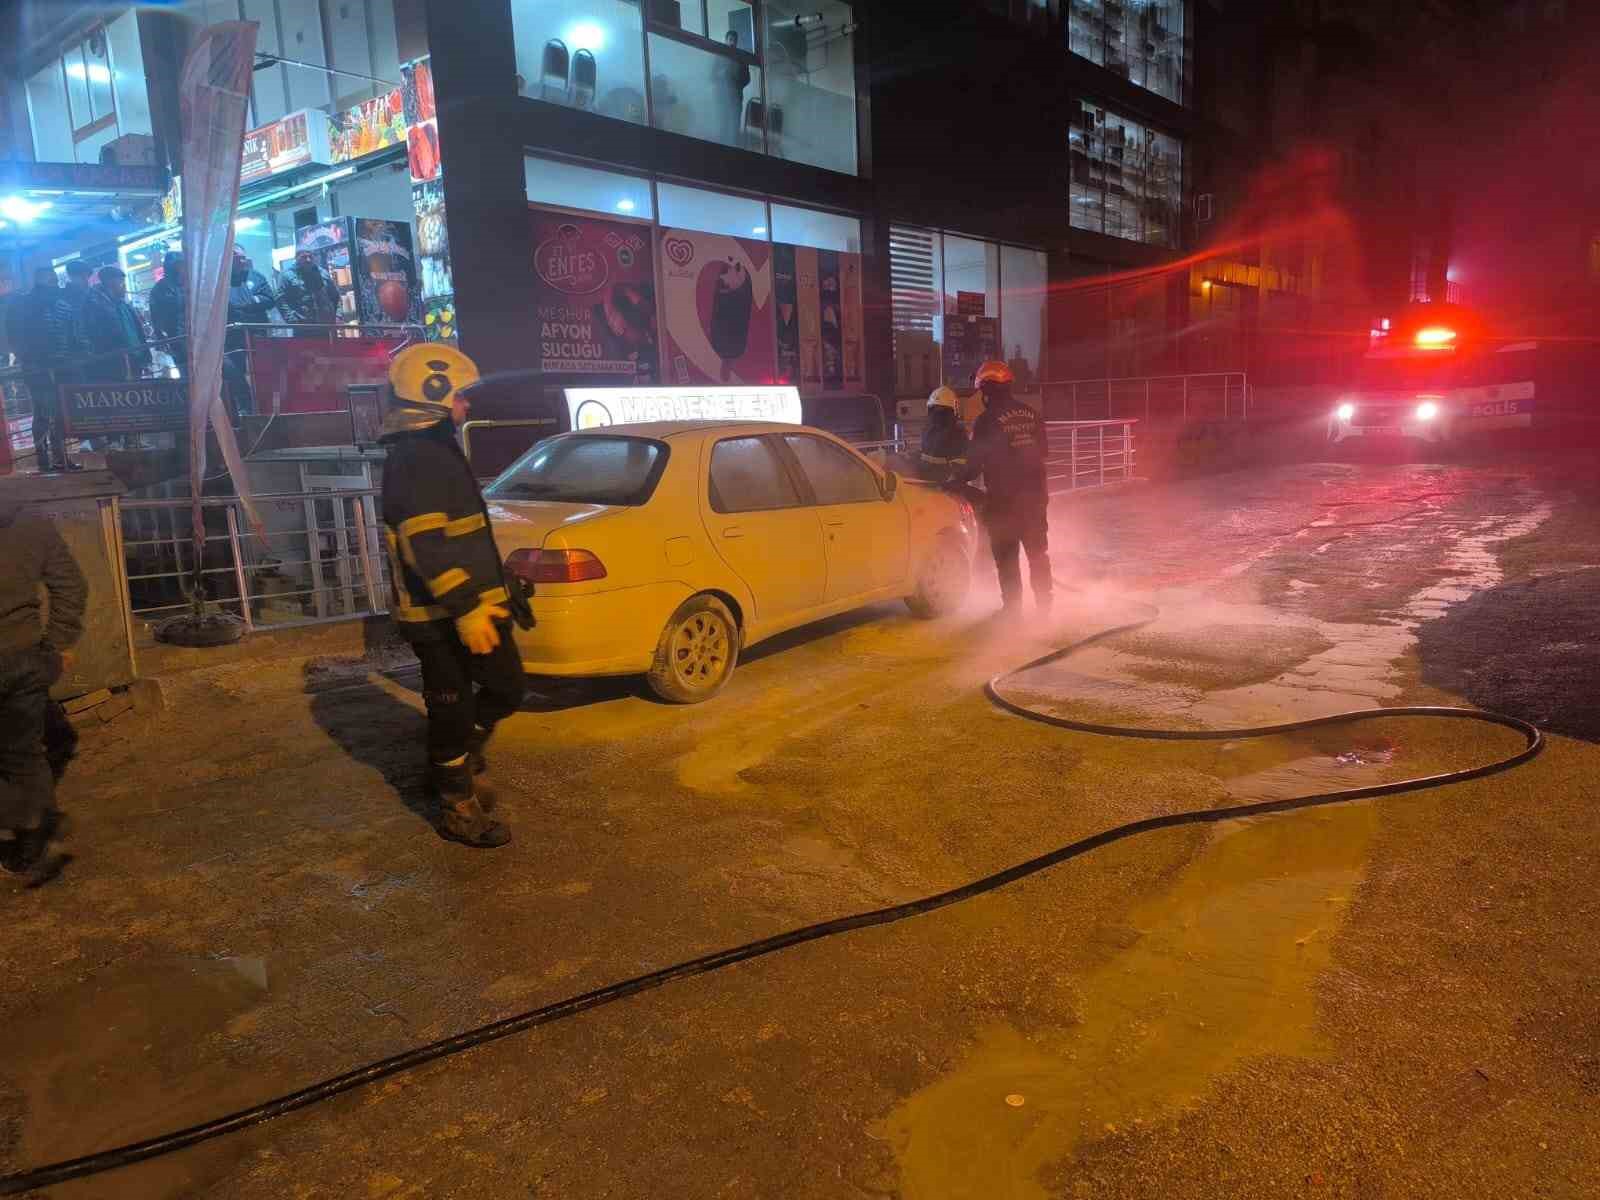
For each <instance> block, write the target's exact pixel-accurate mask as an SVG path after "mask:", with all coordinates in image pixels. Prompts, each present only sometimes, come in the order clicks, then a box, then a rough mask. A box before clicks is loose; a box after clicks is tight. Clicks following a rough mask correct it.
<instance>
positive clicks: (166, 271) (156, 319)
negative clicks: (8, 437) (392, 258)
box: [6, 246, 339, 471]
mask: <svg viewBox="0 0 1600 1200" xmlns="http://www.w3.org/2000/svg"><path fill="white" fill-rule="evenodd" d="M162 268H163V269H162V276H161V279H160V280H159V281H157V283H156V285H155V287H154V288H153V289H152V290H151V292H150V324H151V325H152V326H153V327H154V332H155V339H154V341H152V339H151V337H150V335H149V333H148V332H147V331H146V329H145V324H144V320H143V318H142V317H141V316H140V314H139V311H138V310H137V309H136V308H134V306H133V305H132V304H130V303H129V302H128V280H127V276H126V275H125V273H124V272H123V270H122V268H120V267H117V266H110V265H107V266H103V267H99V268H95V267H92V266H90V265H89V264H88V263H87V262H84V261H83V260H81V259H74V260H73V261H72V262H69V263H68V264H67V266H66V283H65V284H64V285H63V284H61V283H60V282H59V281H58V279H57V277H56V272H55V268H54V267H40V268H39V269H38V270H37V271H35V272H34V278H33V288H32V289H31V290H30V291H29V292H27V293H26V294H25V295H23V296H22V297H20V298H19V299H18V300H17V301H16V303H14V304H13V305H12V307H11V312H10V319H9V323H8V328H7V331H6V332H7V337H8V339H9V341H10V344H11V347H12V350H13V352H14V353H15V354H16V356H17V358H18V360H19V363H20V365H21V367H22V377H23V382H24V383H25V384H26V385H27V388H28V394H29V395H30V396H31V397H32V399H33V443H34V450H35V456H36V462H37V464H38V468H39V470H40V471H66V470H76V469H77V464H75V463H73V462H72V461H71V460H70V459H69V457H68V454H67V439H66V431H65V429H64V425H63V421H62V418H61V403H60V390H59V389H60V388H61V386H62V385H64V384H67V385H70V384H73V383H89V382H92V383H109V382H115V381H119V380H128V379H138V378H141V377H142V376H144V375H145V373H146V372H147V371H149V369H150V367H151V365H152V364H153V362H154V357H153V354H152V351H153V350H154V349H156V348H160V349H163V350H165V351H166V352H167V353H168V354H170V355H171V356H172V360H173V362H174V363H175V364H176V366H177V368H178V370H179V371H180V372H184V371H186V370H187V365H188V336H189V329H188V310H187V298H186V296H187V291H188V286H189V280H188V272H187V269H186V266H185V263H184V258H183V255H182V254H180V253H176V252H174V253H171V254H168V255H167V256H166V258H165V259H164V260H163V262H162ZM338 313H339V291H338V289H337V288H336V287H335V286H334V284H333V281H332V280H331V279H330V278H328V275H327V273H326V272H324V271H323V270H322V269H321V267H319V266H318V265H317V262H316V259H315V257H314V256H312V255H311V254H309V253H307V252H305V251H302V252H301V253H300V254H298V255H296V257H295V262H294V266H293V267H292V268H291V269H290V270H288V271H286V272H284V273H283V275H282V276H281V277H280V284H279V287H278V288H277V290H276V291H275V290H274V289H273V287H272V285H271V284H270V283H268V282H267V279H266V277H265V276H263V275H262V274H261V272H259V271H257V270H256V269H255V264H254V263H253V262H251V260H250V258H249V256H248V255H246V254H245V253H244V251H242V250H240V249H239V248H238V247H237V246H235V247H234V252H233V263H232V270H231V273H230V277H229V283H228V324H229V329H228V334H227V342H226V346H225V350H226V353H225V354H224V356H223V363H222V379H223V391H224V395H225V397H226V398H227V400H228V403H229V406H230V408H231V410H232V412H233V415H234V417H235V418H236V419H237V418H238V417H239V416H241V415H244V414H248V413H251V412H253V411H254V409H255V399H254V396H253V394H252V392H251V390H250V383H249V364H248V361H247V353H246V350H247V348H246V341H245V330H244V329H243V328H242V326H245V325H266V324H273V323H276V322H284V323H288V324H293V325H331V324H334V323H335V321H336V320H337V318H338Z"/></svg>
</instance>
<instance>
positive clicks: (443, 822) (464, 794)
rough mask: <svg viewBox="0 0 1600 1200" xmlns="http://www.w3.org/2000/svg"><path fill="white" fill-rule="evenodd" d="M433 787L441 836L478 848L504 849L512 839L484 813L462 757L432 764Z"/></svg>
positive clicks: (507, 831)
mask: <svg viewBox="0 0 1600 1200" xmlns="http://www.w3.org/2000/svg"><path fill="white" fill-rule="evenodd" d="M433 786H434V789H435V790H436V791H437V792H438V795H439V834H440V836H441V837H446V838H449V839H450V840H451V841H453V842H460V843H461V844H462V845H464V846H474V847H478V848H480V849H491V848H493V847H495V846H504V845H505V844H506V843H507V842H509V841H510V840H511V830H509V829H507V828H506V827H505V826H504V825H503V824H501V823H500V822H499V821H496V820H494V819H493V818H491V817H490V816H489V814H488V813H486V812H484V811H483V803H482V801H480V800H479V798H478V796H477V791H476V789H475V788H474V787H473V784H472V768H471V767H470V766H469V765H468V760H467V757H466V756H465V755H463V756H462V757H461V758H459V759H457V760H456V761H455V762H451V763H435V764H434V766H433Z"/></svg>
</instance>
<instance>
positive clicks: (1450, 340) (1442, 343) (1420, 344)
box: [1415, 325, 1456, 350]
mask: <svg viewBox="0 0 1600 1200" xmlns="http://www.w3.org/2000/svg"><path fill="white" fill-rule="evenodd" d="M1415 341H1416V344H1417V349H1418V350H1453V349H1454V348H1455V344H1456V331H1455V330H1454V329H1446V328H1445V327H1444V326H1443V325H1428V326H1425V327H1424V328H1422V329H1419V330H1417V335H1416V338H1415Z"/></svg>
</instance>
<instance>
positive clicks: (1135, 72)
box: [1067, 0, 1188, 104]
mask: <svg viewBox="0 0 1600 1200" xmlns="http://www.w3.org/2000/svg"><path fill="white" fill-rule="evenodd" d="M1069 5H1070V7H1069V12H1068V15H1067V45H1068V46H1069V47H1070V48H1071V50H1072V53H1074V54H1076V55H1078V56H1079V57H1080V58H1086V59H1088V60H1089V61H1090V62H1092V63H1098V64H1099V65H1100V66H1102V67H1104V68H1106V70H1108V71H1110V72H1112V73H1113V74H1115V75H1120V76H1122V78H1124V79H1126V80H1128V81H1129V82H1130V83H1132V84H1135V85H1136V86H1138V87H1142V88H1144V89H1146V90H1147V91H1151V92H1154V93H1155V94H1156V95H1158V96H1165V97H1166V98H1167V99H1168V100H1171V101H1173V102H1174V103H1177V104H1182V103H1183V102H1184V100H1185V88H1184V76H1185V75H1186V74H1187V65H1188V51H1187V49H1186V44H1185V41H1184V34H1185V32H1186V21H1185V17H1186V13H1185V9H1186V8H1187V6H1188V0H1069Z"/></svg>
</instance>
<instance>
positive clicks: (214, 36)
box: [178, 21, 262, 580]
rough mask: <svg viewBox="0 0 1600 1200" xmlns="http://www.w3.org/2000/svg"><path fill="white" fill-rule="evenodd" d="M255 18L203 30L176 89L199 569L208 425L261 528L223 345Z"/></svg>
mask: <svg viewBox="0 0 1600 1200" xmlns="http://www.w3.org/2000/svg"><path fill="white" fill-rule="evenodd" d="M258 28H259V26H258V25H257V24H256V23H255V22H254V21H226V22H223V23H222V24H219V25H212V26H209V27H207V28H206V29H204V30H202V31H201V32H200V34H199V36H198V37H197V38H196V39H195V43H194V47H193V48H192V49H191V50H190V51H189V56H188V57H187V58H186V59H184V62H183V75H182V78H181V81H180V83H179V89H178V99H179V104H180V106H181V110H182V114H183V257H184V264H185V267H186V269H187V271H188V274H189V286H188V294H187V296H186V297H185V303H186V304H187V306H188V312H187V314H186V315H187V317H188V330H189V486H190V489H191V492H192V494H193V499H194V504H193V512H192V518H193V522H194V539H195V570H196V579H197V580H198V579H199V578H200V576H199V573H198V572H199V569H200V558H201V552H202V551H203V550H204V548H205V521H204V517H203V513H202V510H201V504H200V498H201V490H202V482H203V480H204V479H205V473H206V428H207V426H208V425H209V426H210V427H212V428H214V429H215V430H216V433H217V445H218V446H219V447H220V448H221V450H222V459H223V461H224V462H225V463H226V464H227V466H228V472H229V474H230V475H232V477H233V486H234V489H235V490H236V491H237V492H238V494H239V498H240V500H241V501H242V502H243V503H244V508H245V512H246V513H247V514H248V516H249V518H250V522H251V524H252V525H253V526H254V527H255V530H256V532H257V533H260V532H261V530H262V525H261V518H260V515H259V514H258V513H257V511H256V507H255V503H254V499H253V498H252V497H251V496H250V489H249V481H248V479H247V477H246V475H245V471H244V462H243V460H242V459H241V458H240V455H239V443H238V441H237V440H236V439H235V437H234V434H233V425H232V423H231V422H230V421H229V419H228V414H227V410H226V409H225V407H224V406H223V403H222V351H223V343H224V340H225V339H226V337H227V325H228V277H229V272H230V270H231V263H232V259H233V221H234V212H235V210H236V209H237V207H238V204H239V167H240V160H241V157H242V155H243V152H244V124H245V112H246V108H247V105H248V102H249V98H250V74H251V68H252V66H253V64H254V62H255V48H256V31H257V29H258Z"/></svg>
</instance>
